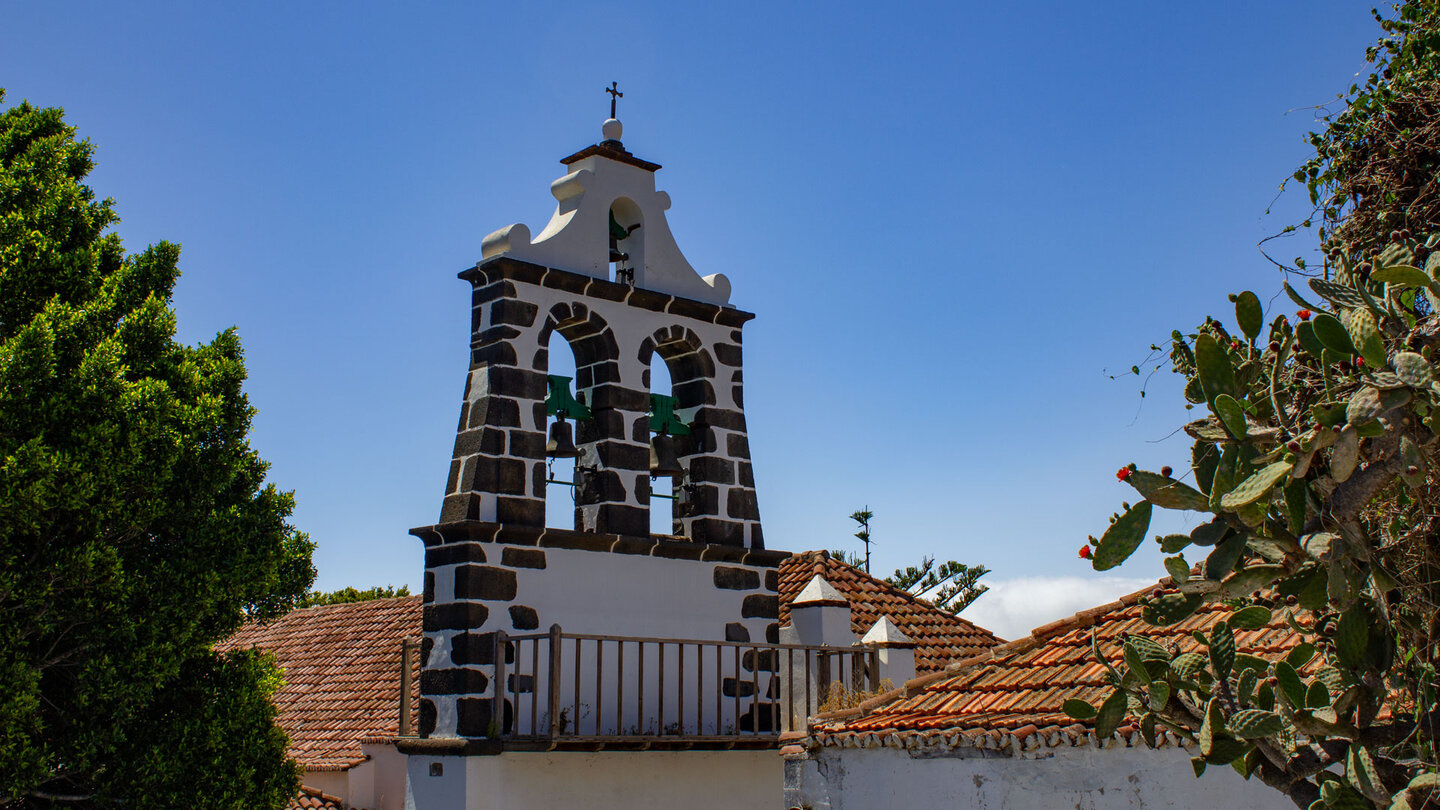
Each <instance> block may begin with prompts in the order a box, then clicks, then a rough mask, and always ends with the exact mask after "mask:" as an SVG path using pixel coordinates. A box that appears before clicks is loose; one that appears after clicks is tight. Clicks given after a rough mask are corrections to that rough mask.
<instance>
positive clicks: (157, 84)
mask: <svg viewBox="0 0 1440 810" xmlns="http://www.w3.org/2000/svg"><path fill="white" fill-rule="evenodd" d="M0 29H3V31H4V47H3V48H0V86H4V87H6V88H7V90H8V102H9V103H14V102H18V101H19V100H21V99H28V100H30V101H31V102H32V103H35V104H39V105H46V106H51V105H54V106H62V107H64V108H65V109H66V110H67V112H68V115H69V119H70V120H71V121H72V122H73V123H74V124H75V125H76V126H78V127H79V128H80V132H81V134H82V135H83V136H85V137H88V138H90V139H91V140H93V141H94V143H95V144H96V146H97V160H98V163H99V166H98V168H97V169H96V171H95V172H94V174H93V175H92V177H91V181H92V185H93V186H94V188H95V189H96V190H97V192H98V193H99V194H100V195H102V196H111V197H114V198H115V199H116V200H117V204H118V210H119V213H120V215H121V217H122V218H123V222H122V223H121V225H120V226H119V232H120V233H121V234H122V236H124V238H125V239H126V241H127V244H128V245H129V246H130V248H131V249H132V250H138V249H139V248H140V247H142V246H143V245H145V244H147V243H150V242H154V241H157V240H160V239H169V240H171V241H176V242H179V243H181V244H182V245H183V247H184V253H183V256H182V265H181V266H182V269H183V271H184V276H183V278H182V279H181V282H180V284H179V287H178V289H177V291H176V295H175V301H174V305H175V308H176V310H177V312H178V315H179V322H180V333H181V337H182V339H184V340H186V341H197V340H204V339H208V338H209V337H210V336H212V335H214V333H215V332H217V331H219V330H221V329H224V328H226V327H228V326H231V325H235V326H238V327H239V331H240V334H241V337H242V339H243V341H244V345H245V348H246V352H247V357H248V365H249V370H250V376H251V380H250V383H249V386H248V389H247V390H248V393H249V396H250V398H251V401H252V403H253V404H254V405H255V406H256V407H257V408H258V409H259V415H258V416H257V418H256V421H255V427H254V431H253V434H252V441H253V443H254V445H255V446H256V447H257V448H258V449H259V451H260V452H261V454H262V455H263V456H264V457H265V458H266V459H268V460H269V461H270V462H271V463H272V465H273V466H272V468H271V479H272V480H273V481H275V482H276V483H277V484H278V485H280V486H281V487H283V488H286V489H294V490H295V492H296V497H297V500H298V504H299V506H298V509H297V511H296V515H295V523H296V524H297V525H298V526H299V527H300V528H302V529H304V530H305V531H308V532H310V534H311V536H312V537H313V538H314V539H315V540H316V541H317V542H318V544H319V546H318V550H317V553H316V557H315V560H316V564H317V567H318V569H319V579H318V581H317V587H320V588H323V589H333V588H338V587H342V586H345V585H356V586H368V585H374V584H397V585H398V584H409V585H410V586H411V587H412V588H414V587H415V586H416V585H418V584H419V582H420V580H421V573H422V567H423V563H422V555H421V552H420V545H419V542H418V541H416V540H414V539H412V538H410V537H409V536H408V535H407V534H406V531H407V530H408V529H409V528H410V527H412V526H418V525H423V524H427V523H431V522H434V520H435V519H436V518H437V516H438V514H439V508H440V501H441V496H442V494H443V493H442V490H443V486H444V481H445V476H446V473H447V471H448V465H449V458H450V451H451V443H452V441H453V435H454V434H453V431H454V425H455V418H456V415H457V413H458V407H459V400H460V395H461V392H462V389H463V384H464V376H465V369H466V362H467V358H466V354H467V352H466V341H467V335H468V326H469V324H468V290H467V285H466V284H465V283H464V282H461V281H459V280H457V279H456V278H455V273H456V272H458V271H459V270H461V269H463V268H465V267H467V266H469V265H472V264H473V263H474V262H475V261H476V260H477V259H478V258H479V255H480V240H481V238H482V237H483V236H484V235H485V234H486V233H488V232H490V231H491V230H494V229H496V228H499V227H502V226H504V225H507V224H509V223H512V222H524V223H526V224H528V225H529V226H530V227H531V230H532V232H538V230H539V229H540V227H542V226H543V224H544V222H545V221H546V219H547V218H548V216H549V213H550V210H551V208H552V206H553V200H552V198H551V197H550V195H549V193H548V188H547V185H548V183H549V182H550V181H551V180H553V179H555V178H556V177H559V176H560V174H561V173H562V171H561V166H560V165H559V163H558V162H557V161H558V160H559V158H561V157H563V156H565V155H567V154H570V153H571V152H573V151H575V150H577V149H579V148H581V147H583V146H586V145H588V144H591V143H594V142H595V141H596V140H598V138H599V124H600V122H601V120H602V119H603V118H604V117H605V115H606V114H607V113H608V102H607V99H608V96H607V95H605V94H604V93H603V92H602V88H604V87H606V86H608V85H609V83H610V82H611V81H612V80H617V81H619V82H620V87H621V89H622V90H623V91H624V93H625V97H624V98H623V99H622V100H621V101H620V117H621V119H622V120H623V121H624V123H625V125H626V132H625V142H626V146H627V147H628V148H630V149H631V150H632V151H633V152H634V153H635V154H636V155H637V156H639V157H642V158H645V159H647V160H652V161H655V162H658V163H661V164H663V165H664V168H663V169H662V170H661V171H660V172H659V174H658V184H659V187H660V188H662V189H665V190H666V191H668V192H669V193H670V196H671V198H672V200H673V201H674V204H673V207H672V208H671V211H670V224H671V227H672V229H673V231H674V232H675V235H676V238H677V240H678V242H679V244H680V246H681V249H682V250H684V251H685V252H686V254H687V256H688V258H689V259H690V261H691V263H692V264H693V265H694V266H695V267H696V269H697V270H699V271H700V272H701V273H702V274H705V273H712V272H724V273H726V274H727V275H728V276H729V277H730V279H731V281H732V282H733V284H734V295H733V297H732V301H733V302H734V303H735V304H736V305H737V306H739V307H740V308H742V309H747V310H749V311H752V312H755V313H757V315H758V317H757V318H756V320H755V321H753V322H752V323H751V324H749V325H748V326H747V327H746V349H747V350H746V366H747V368H746V374H745V379H746V384H747V391H746V397H745V399H746V405H747V411H748V414H747V415H748V419H749V428H750V436H751V447H752V452H753V455H754V461H755V475H756V480H757V488H758V496H759V503H760V509H761V516H762V518H763V520H764V522H765V536H766V539H767V542H768V543H769V545H770V546H771V547H775V548H784V549H791V550H800V549H808V548H835V547H850V548H856V549H857V550H858V543H856V542H854V541H853V540H851V539H850V534H851V532H852V531H853V530H854V528H853V525H852V524H851V522H850V521H849V520H848V517H847V516H848V515H849V514H850V513H851V512H852V511H854V510H855V509H858V508H860V507H861V506H865V505H868V506H869V507H870V508H871V509H872V510H873V511H874V512H875V513H876V520H875V522H874V524H873V534H874V537H875V539H876V541H877V543H876V546H875V547H874V557H875V566H876V569H877V571H888V570H890V569H892V568H894V567H896V566H898V565H902V564H908V563H909V562H912V561H914V560H915V559H916V558H918V557H920V556H921V555H922V554H935V555H937V556H939V557H941V558H942V559H948V558H955V559H959V560H961V561H965V562H972V563H983V564H984V565H987V566H989V567H990V568H991V569H993V572H994V573H992V574H991V575H990V577H989V579H990V580H991V581H993V582H996V583H1006V582H1011V583H1013V582H1015V581H1018V580H1020V579H1022V578H1029V579H1028V580H1027V581H1028V582H1031V583H1032V585H1030V586H1027V588H1028V590H1027V589H1024V588H1016V587H1013V586H1012V587H1009V588H1006V589H1004V590H1008V591H1009V592H1011V593H1019V594H1021V596H1020V597H1017V598H1018V599H1019V600H1020V601H1021V602H1025V601H1030V600H1028V599H1027V598H1026V597H1025V596H1024V594H1025V593H1027V592H1031V593H1033V592H1034V590H1035V589H1037V588H1041V589H1043V588H1045V587H1046V586H1045V584H1044V583H1047V582H1048V583H1051V586H1050V587H1052V589H1054V588H1058V589H1060V590H1062V591H1065V592H1072V591H1073V592H1074V593H1075V594H1077V596H1075V597H1074V599H1072V600H1071V601H1072V602H1073V601H1074V600H1075V599H1080V600H1082V601H1083V600H1084V599H1090V598H1092V597H1094V596H1095V594H1097V593H1099V591H1093V590H1086V589H1085V588H1082V587H1080V586H1078V585H1075V584H1074V583H1070V584H1068V585H1064V586H1063V587H1062V586H1060V585H1056V584H1055V583H1061V582H1063V580H1058V579H1056V578H1060V577H1089V578H1095V577H1096V575H1094V574H1092V573H1090V572H1089V568H1088V566H1085V565H1081V564H1080V563H1079V562H1078V560H1077V559H1076V557H1075V552H1076V550H1077V549H1078V548H1079V546H1080V545H1082V544H1083V543H1084V542H1085V537H1086V535H1087V534H1090V533H1098V532H1099V531H1100V530H1101V529H1102V528H1103V527H1104V526H1105V522H1106V518H1107V516H1108V515H1109V514H1110V513H1111V512H1112V511H1114V510H1115V509H1117V508H1118V507H1119V504H1120V502H1121V501H1122V500H1129V499H1133V498H1134V495H1133V493H1132V492H1131V491H1130V490H1129V488H1128V487H1124V486H1123V485H1120V484H1117V483H1116V481H1115V478H1114V471H1115V470H1116V468H1118V467H1120V466H1121V465H1123V464H1125V463H1128V462H1130V461H1136V462H1138V463H1140V464H1141V465H1142V466H1146V467H1150V468H1158V467H1159V466H1161V465H1162V464H1167V463H1168V464H1171V465H1173V466H1175V467H1176V468H1184V467H1185V466H1186V461H1187V460H1188V443H1187V442H1186V441H1185V440H1184V437H1183V436H1182V437H1178V438H1170V439H1169V440H1166V436H1167V435H1168V434H1170V433H1171V431H1172V430H1173V429H1174V428H1175V427H1176V426H1177V425H1179V424H1180V423H1181V422H1182V421H1183V420H1184V419H1185V418H1186V417H1187V414H1186V412H1185V411H1183V409H1182V408H1181V406H1180V399H1179V396H1178V386H1177V381H1176V380H1174V379H1172V376H1171V375H1169V374H1168V372H1164V371H1162V373H1160V374H1157V375H1156V376H1155V377H1154V378H1153V379H1152V380H1151V381H1150V383H1149V391H1150V394H1149V396H1148V397H1146V399H1145V400H1144V403H1143V407H1141V405H1142V401H1141V398H1140V396H1139V385H1138V384H1137V381H1136V380H1135V379H1134V378H1133V377H1132V378H1128V379H1124V378H1122V379H1118V380H1111V379H1110V378H1109V376H1108V375H1110V374H1118V373H1119V372H1121V371H1124V370H1128V369H1129V367H1130V366H1131V365H1132V364H1135V363H1138V362H1140V361H1141V360H1142V359H1144V358H1145V356H1146V355H1147V353H1148V346H1149V344H1150V343H1152V342H1159V341H1161V340H1163V339H1164V338H1165V337H1166V336H1167V335H1168V334H1169V332H1170V330H1171V329H1172V328H1181V329H1187V330H1188V329H1189V328H1190V327H1193V326H1194V325H1195V324H1196V323H1198V322H1199V321H1200V320H1202V319H1203V318H1204V316H1205V315H1206V314H1210V313H1213V314H1216V315H1225V316H1227V317H1228V316H1229V309H1228V308H1229V305H1228V303H1227V302H1226V300H1225V295H1226V294H1227V293H1229V292H1234V291H1239V290H1241V289H1246V288H1251V289H1254V290H1256V292H1257V293H1259V294H1260V296H1261V298H1262V300H1265V301H1267V302H1269V305H1270V306H1273V307H1275V308H1283V309H1288V308H1289V306H1288V302H1287V301H1285V300H1284V299H1283V297H1282V298H1281V299H1280V300H1274V301H1272V300H1271V298H1272V296H1273V294H1274V293H1275V291H1276V290H1278V288H1279V278H1278V276H1277V274H1276V273H1275V272H1274V271H1273V269H1271V268H1270V267H1269V265H1268V264H1267V263H1266V262H1265V260H1264V259H1263V258H1262V257H1261V256H1260V254H1259V253H1258V252H1257V250H1256V247H1255V245H1256V243H1257V242H1258V241H1259V240H1260V239H1261V238H1263V237H1264V236H1266V235H1268V234H1271V233H1274V232H1276V231H1279V230H1280V229H1281V228H1283V227H1284V226H1285V225H1287V224H1290V223H1292V222H1296V221H1298V220H1300V219H1302V218H1303V216H1304V209H1303V203H1304V200H1303V199H1301V195H1300V194H1290V195H1287V196H1286V197H1282V198H1281V200H1280V201H1279V202H1278V203H1277V204H1276V205H1275V207H1274V209H1273V212H1272V213H1271V214H1270V215H1268V216H1267V215H1265V211H1266V209H1267V207H1268V206H1270V204H1271V201H1272V199H1273V198H1274V197H1275V195H1276V191H1277V187H1278V185H1279V183H1280V182H1281V181H1282V180H1283V179H1284V178H1286V177H1287V176H1288V175H1289V174H1290V173H1291V172H1292V171H1293V169H1294V168H1295V166H1297V165H1298V164H1299V163H1300V162H1302V161H1303V160H1304V159H1305V157H1306V155H1307V147H1306V145H1305V143H1304V141H1303V136H1304V134H1305V133H1306V132H1307V131H1309V130H1310V129H1312V128H1314V127H1315V123H1314V112H1313V110H1312V109H1311V108H1313V107H1314V106H1315V105H1317V104H1322V103H1325V102H1327V101H1332V100H1333V99H1334V97H1335V94H1336V93H1337V92H1339V91H1341V90H1343V89H1344V88H1346V87H1347V86H1348V85H1349V83H1350V82H1351V81H1352V80H1353V77H1354V75H1355V73H1356V72H1357V71H1360V70H1362V69H1363V68H1364V62H1363V51H1364V47H1365V45H1366V44H1367V43H1368V42H1370V41H1371V40H1372V39H1374V37H1375V35H1376V34H1377V33H1378V32H1377V31H1376V29H1375V26H1374V25H1373V23H1372V22H1371V21H1370V18H1369V13H1368V6H1366V5H1363V4H1355V3H1341V2H1316V1H1315V0H1307V2H1272V3H1261V4H1255V3H1243V4H1242V3H1215V4H1183V5H1180V4H1166V3H1087V4H1079V3H1058V2H1053V3H1052V2H1034V3H1028V4H1025V5H1024V6H1023V7H1021V6H1014V5H1010V4H983V5H981V4H973V3H964V2H959V3H957V2H949V3H912V4H889V5H886V6H879V5H876V4H873V3H869V4H856V3H840V2H830V3H826V4H823V5H808V4H799V3H795V4H784V3H725V4H692V3H685V4H680V3H655V4H620V3H587V4H569V3H546V4H541V3H534V4H519V3H516V4H504V5H499V4H482V3H474V4H459V3H407V4H403V5H402V4H380V3H370V4H363V3H322V2H313V3H300V4H279V3H248V4H230V5H226V6H221V5H220V4H197V3H182V2H176V3H168V4H160V3H144V2H138V3H130V4H101V3H66V4H57V3H41V2H16V1H15V0H12V2H9V3H6V4H4V5H3V6H0ZM1272 244H1274V243H1272ZM1312 244H1313V239H1310V238H1309V237H1304V236H1302V237H1297V238H1295V239H1292V240H1289V241H1288V242H1282V243H1281V246H1280V247H1279V251H1280V253H1281V255H1283V256H1285V257H1286V258H1289V257H1291V256H1294V255H1299V254H1302V253H1308V252H1309V250H1310V248H1311V246H1312ZM1267 311H1268V310H1267ZM1174 525H1179V522H1176V523H1175V524H1174ZM1118 573H1119V574H1121V575H1122V576H1125V577H1129V578H1132V581H1131V582H1127V583H1112V584H1111V586H1109V587H1111V589H1112V590H1113V589H1114V588H1116V587H1121V585H1126V586H1128V585H1129V584H1133V580H1138V579H1146V578H1149V579H1153V578H1154V577H1156V576H1159V575H1160V574H1161V573H1163V571H1162V570H1161V568H1160V566H1159V555H1158V553H1155V552H1152V551H1151V550H1149V549H1147V550H1146V551H1145V552H1143V553H1142V554H1141V555H1137V557H1136V558H1135V559H1134V560H1133V561H1131V562H1130V563H1128V564H1127V565H1126V566H1125V567H1123V568H1122V569H1120V570H1119V571H1118ZM1097 582H1098V580H1097ZM1035 583H1038V584H1035ZM1087 587H1089V586H1087ZM1095 587H1099V588H1100V590H1101V591H1103V590H1104V589H1105V586H1098V585H1097V586H1095ZM1078 594H1083V596H1082V595H1078ZM1084 606H1085V605H1084V604H1076V605H1073V606H1071V605H1070V604H1069V603H1067V604H1066V605H1062V606H1059V607H1056V608H1054V609H1055V610H1062V609H1071V610H1073V609H1078V608H1080V607H1084ZM980 607H981V605H979V604H977V606H976V608H977V609H979V608H980ZM1001 607H1002V606H999V605H998V604H997V606H996V607H995V610H992V611H991V613H989V614H985V615H989V616H993V615H998V614H997V613H996V612H995V611H996V610H1000V611H1001V612H1003V610H1001ZM1012 618H1013V617H1012ZM1031 618H1036V617H1035V616H1030V615H1028V614H1027V615H1026V616H1025V618H1024V619H1023V620H1020V619H1015V620H1016V621H1028V620H1030V619H1031ZM977 620H978V616H977ZM994 621H997V622H998V621H1000V619H994ZM1002 634H1003V633H1002Z"/></svg>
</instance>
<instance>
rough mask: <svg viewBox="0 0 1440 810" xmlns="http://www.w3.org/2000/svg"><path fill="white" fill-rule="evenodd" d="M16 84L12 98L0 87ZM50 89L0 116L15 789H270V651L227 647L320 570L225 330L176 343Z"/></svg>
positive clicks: (5, 585) (3, 544) (1, 719)
mask: <svg viewBox="0 0 1440 810" xmlns="http://www.w3.org/2000/svg"><path fill="white" fill-rule="evenodd" d="M0 98H3V95H0ZM91 151H92V150H91V147H90V145H89V143H88V142H83V141H77V140H76V139H75V133H74V130H73V129H72V128H71V127H69V126H67V125H66V124H65V122H64V119H63V115H62V112H61V111H60V110H58V109H37V108H34V107H31V106H29V105H28V104H23V103H22V104H20V105H18V106H16V107H13V108H10V109H8V110H5V111H4V112H3V113H0V684H3V688H0V807H5V808H19V807H49V806H60V805H63V806H68V807H90V806H93V807H102V806H113V805H129V806H132V807H186V808H189V807H224V808H242V807H243V808H253V807H278V806H280V805H281V804H283V803H284V802H285V801H286V800H287V799H288V798H289V797H291V796H293V795H294V790H295V788H296V784H297V781H296V770H295V766H294V764H293V763H291V762H289V761H288V760H287V759H286V755H285V745H286V743H285V737H284V735H283V734H282V733H281V732H280V731H279V730H278V729H276V728H275V726H274V722H273V720H274V716H275V710H274V708H273V706H272V705H271V703H270V700H269V698H270V696H271V695H272V694H273V692H274V690H275V689H276V687H277V685H278V683H279V681H278V676H277V674H276V671H275V669H274V667H273V665H272V664H271V663H270V662H268V661H267V660H266V659H264V658H263V657H261V656H258V655H257V654H255V653H252V652H232V653H228V654H226V655H219V654H217V653H215V652H214V651H213V650H212V646H213V645H214V643H215V642H216V641H218V640H219V639H221V638H223V637H225V636H228V635H229V634H231V633H233V632H234V631H235V630H236V629H237V628H238V627H239V626H240V624H241V623H242V622H243V621H244V620H245V619H246V618H253V619H264V618H267V617H273V616H276V615H279V614H281V613H283V612H284V611H285V610H287V609H289V608H291V607H293V606H294V605H295V604H296V603H297V602H298V600H299V599H300V597H301V595H302V594H303V593H304V592H305V589H306V587H307V586H308V585H309V583H310V581H311V580H312V579H313V576H314V571H313V569H312V568H311V565H310V552H311V544H310V543H309V541H308V540H307V539H306V538H305V536H304V535H303V534H300V533H298V532H296V531H295V530H294V529H293V528H292V527H291V526H290V525H288V523H287V518H288V516H289V514H290V512H291V508H292V499H291V496H290V495H289V494H288V493H282V492H279V491H277V490H276V489H275V488H274V487H273V486H270V485H267V484H265V482H264V478H265V470H266V465H265V463H264V462H263V461H261V460H260V458H259V457H258V456H257V455H256V453H255V452H254V451H253V450H251V449H250V447H249V445H248V444H247V442H246V433H247V431H248V429H249V426H250V420H251V416H252V414H253V410H252V409H251V408H250V406H249V404H248V403H247V401H246V398H245V395H244V394H243V393H242V392H241V384H242V382H243V380H244V379H245V368H244V364H243V358H242V352H241V348H240V341H239V339H238V338H237V337H236V335H235V333H234V331H233V330H231V331H226V332H223V333H221V334H219V335H218V336H216V337H215V339H214V340H212V341H210V342H208V343H204V344H200V345H197V346H184V345H181V344H179V343H177V342H176V341H175V339H174V334H175V315H174V313H173V312H172V311H171V309H170V307H169V300H170V295H171V291H172V288H173V286H174V284H175V281H176V279H177V277H178V275H179V274H178V270H177V262H178V259H179V248H178V247H177V246H176V245H173V244H169V243H163V242H162V243H160V244H157V245H153V246H151V247H149V248H147V249H145V250H144V251H142V252H141V253H139V254H135V255H127V254H126V253H125V251H124V249H123V247H122V245H121V242H120V239H119V237H118V236H116V235H115V234H114V233H113V232H111V233H107V230H108V229H109V228H110V226H111V225H113V224H114V223H115V222H116V216H115V213H114V210H113V203H112V202H111V201H110V200H108V199H107V200H96V199H95V197H94V194H93V192H92V191H91V190H90V188H88V187H87V186H86V185H85V184H84V183H83V182H82V181H83V180H84V178H85V177H86V175H87V174H88V173H89V171H90V169H91V166H92V163H91Z"/></svg>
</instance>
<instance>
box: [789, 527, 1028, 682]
mask: <svg viewBox="0 0 1440 810" xmlns="http://www.w3.org/2000/svg"><path fill="white" fill-rule="evenodd" d="M816 574H819V575H820V576H822V577H824V578H825V580H826V581H827V582H829V583H830V584H831V585H833V586H835V589H836V590H838V591H839V592H840V593H842V594H844V596H845V598H846V599H848V600H849V601H850V624H851V627H852V629H853V630H854V631H855V637H856V638H857V639H858V638H860V637H861V636H863V635H865V632H866V631H867V630H869V629H870V628H871V626H873V625H874V624H875V622H876V621H878V620H879V619H880V617H881V616H889V617H890V619H891V621H893V622H895V625H896V626H897V627H899V628H900V630H901V632H903V633H905V635H907V636H909V637H910V640H911V641H914V642H915V669H916V671H917V672H921V673H927V672H937V671H939V670H940V669H942V668H943V667H944V666H945V665H946V664H948V663H949V662H951V661H955V660H958V659H961V658H965V657H968V656H972V655H975V654H976V653H979V652H982V651H984V650H988V649H989V648H991V647H993V646H995V645H996V644H1000V643H1001V642H1002V639H1000V638H999V637H997V636H996V635H995V634H994V633H991V632H990V631H989V630H986V629H984V628H982V627H978V626H976V625H974V624H971V623H970V622H968V621H966V620H964V619H962V618H959V617H958V616H954V615H952V614H950V613H946V612H945V611H943V610H940V609H939V608H937V607H935V606H934V605H932V604H930V603H929V602H927V601H925V600H924V599H919V598H917V597H914V596H911V595H910V594H908V593H905V592H904V591H902V590H899V589H898V588H895V587H893V586H891V585H890V584H889V583H887V582H885V581H884V580H881V579H877V578H875V577H872V576H870V575H869V574H867V573H865V572H864V571H861V570H860V569H858V568H855V567H854V566H850V565H846V564H845V563H843V562H841V561H839V560H837V559H835V558H834V557H831V556H830V554H829V552H825V551H806V552H803V553H800V554H796V555H794V556H792V557H790V558H789V559H788V560H785V561H784V562H782V563H780V623H781V624H786V623H788V622H789V621H790V603H791V602H792V601H794V600H795V597H796V595H798V594H799V593H800V589H802V588H804V587H805V585H806V584H807V583H809V582H810V579H811V578H812V577H814V576H815V575H816Z"/></svg>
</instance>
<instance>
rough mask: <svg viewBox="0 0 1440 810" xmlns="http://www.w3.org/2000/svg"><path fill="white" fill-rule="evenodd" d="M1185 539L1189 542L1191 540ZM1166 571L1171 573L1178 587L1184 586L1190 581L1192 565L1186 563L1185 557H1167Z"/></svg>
mask: <svg viewBox="0 0 1440 810" xmlns="http://www.w3.org/2000/svg"><path fill="white" fill-rule="evenodd" d="M1181 536H1182V537H1183V536H1184V535H1181ZM1185 539H1186V541H1187V542H1188V541H1189V539H1190V538H1188V537H1187V538H1185ZM1165 570H1166V571H1169V572H1170V578H1171V579H1173V580H1175V584H1176V585H1181V584H1184V583H1185V582H1187V581H1188V580H1189V579H1190V563H1187V562H1185V558H1184V557H1166V558H1165Z"/></svg>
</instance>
